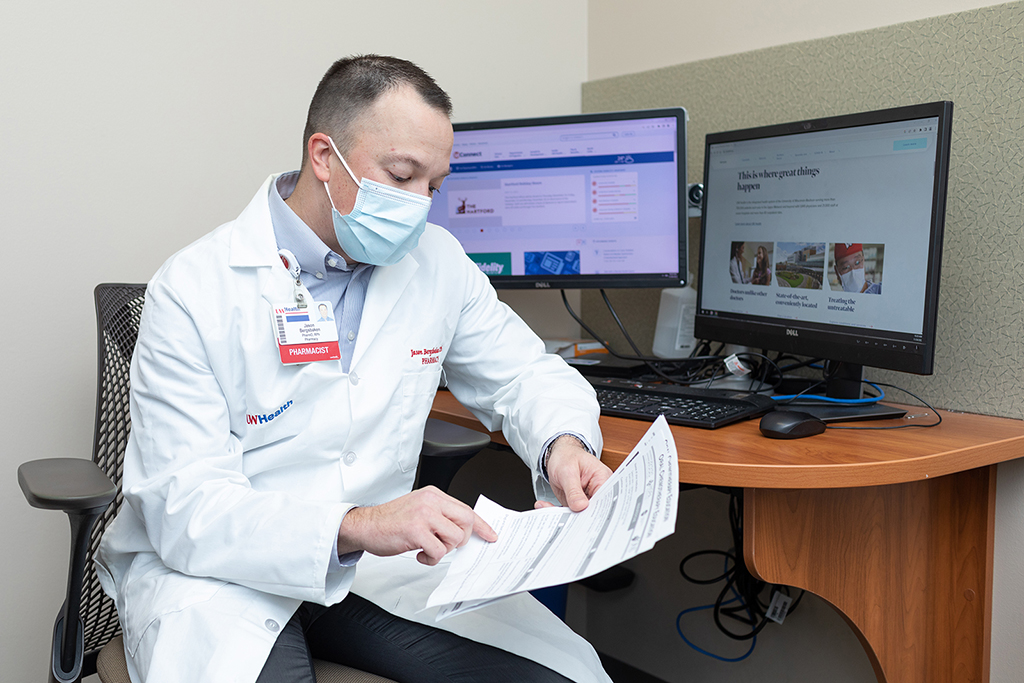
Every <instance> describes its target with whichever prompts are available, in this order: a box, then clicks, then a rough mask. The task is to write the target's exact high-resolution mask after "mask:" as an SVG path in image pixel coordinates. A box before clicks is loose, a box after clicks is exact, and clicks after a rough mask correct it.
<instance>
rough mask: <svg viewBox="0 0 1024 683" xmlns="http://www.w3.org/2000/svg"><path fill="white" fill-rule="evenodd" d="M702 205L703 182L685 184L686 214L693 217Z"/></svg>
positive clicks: (697, 213) (698, 213)
mask: <svg viewBox="0 0 1024 683" xmlns="http://www.w3.org/2000/svg"><path fill="white" fill-rule="evenodd" d="M703 206H704V184H703V183H690V184H689V185H687V186H686V215H687V216H689V217H690V218H694V217H696V216H699V215H700V210H701V208H702V207H703Z"/></svg>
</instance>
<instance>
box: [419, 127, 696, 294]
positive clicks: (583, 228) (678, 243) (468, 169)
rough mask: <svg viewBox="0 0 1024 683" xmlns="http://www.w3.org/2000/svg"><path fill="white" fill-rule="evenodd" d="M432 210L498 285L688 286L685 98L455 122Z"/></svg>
mask: <svg viewBox="0 0 1024 683" xmlns="http://www.w3.org/2000/svg"><path fill="white" fill-rule="evenodd" d="M454 128H455V144H454V146H453V148H452V156H451V170H452V173H451V175H450V176H449V177H448V178H447V179H446V180H445V181H444V183H443V184H442V186H441V189H440V191H438V192H437V194H436V195H435V196H434V201H433V205H432V207H431V210H430V215H429V218H428V220H430V222H432V223H435V224H437V225H440V226H442V227H444V228H446V229H447V230H448V231H450V232H451V233H452V234H453V235H454V236H455V237H456V238H457V239H458V240H459V242H461V243H462V246H463V248H464V249H465V250H466V253H467V254H469V256H470V258H472V259H473V260H474V261H476V263H477V264H478V265H479V266H480V269H481V270H482V271H483V272H484V273H486V274H487V275H488V276H489V277H490V279H491V282H492V283H493V284H494V286H495V287H498V288H548V287H551V288H576V287H678V286H680V285H681V284H683V283H684V281H685V279H686V265H685V264H686V112H685V110H683V109H681V108H673V109H655V110H647V111H632V112H617V113H604V114H582V115H579V116H563V117H554V118H542V119H518V120H513V121H486V122H481V123H456V124H455V125H454Z"/></svg>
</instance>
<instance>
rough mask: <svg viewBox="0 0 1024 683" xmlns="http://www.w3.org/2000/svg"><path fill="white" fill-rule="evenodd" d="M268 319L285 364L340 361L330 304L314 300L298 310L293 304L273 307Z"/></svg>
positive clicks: (336, 327)
mask: <svg viewBox="0 0 1024 683" xmlns="http://www.w3.org/2000/svg"><path fill="white" fill-rule="evenodd" d="M271 318H272V321H273V325H274V336H275V337H276V338H277V348H278V350H279V351H280V352H281V362H282V363H284V364H285V365H293V364H295V363H312V362H314V361H318V360H338V359H339V358H341V349H340V348H339V346H338V326H337V324H336V323H335V322H334V306H332V305H331V302H330V301H314V302H313V305H312V306H307V307H306V308H299V307H298V306H296V305H295V304H294V302H289V303H287V304H274V306H273V309H272V311H271Z"/></svg>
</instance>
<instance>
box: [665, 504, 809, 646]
mask: <svg viewBox="0 0 1024 683" xmlns="http://www.w3.org/2000/svg"><path fill="white" fill-rule="evenodd" d="M729 527H730V531H731V532H732V538H733V548H734V549H735V548H742V547H743V545H742V543H743V515H742V492H741V491H739V490H734V491H730V492H729ZM707 555H722V556H723V557H725V568H724V570H723V573H722V574H721V575H720V576H716V577H714V578H711V579H698V578H695V577H693V576H691V575H690V574H689V573H688V572H687V571H686V565H687V563H689V562H690V561H692V560H693V559H695V558H698V557H704V556H707ZM679 573H680V574H682V576H683V578H684V579H686V580H687V581H689V582H690V583H694V584H697V585H709V584H713V583H718V582H719V581H725V586H724V587H723V588H722V590H721V591H720V592H719V594H718V597H717V598H716V599H715V602H714V603H712V604H710V605H701V606H699V607H691V608H688V609H685V610H683V611H682V612H680V613H679V615H678V616H677V617H676V630H677V631H678V633H679V636H680V637H681V638H682V639H683V641H684V642H685V643H686V644H687V645H689V646H690V647H692V648H693V649H694V650H696V651H697V652H700V653H701V654H703V655H706V656H708V657H712V658H713V659H717V660H719V661H722V662H738V661H742V660H744V659H746V658H747V657H749V656H750V654H751V653H752V652H753V651H754V646H755V645H756V643H757V635H758V634H759V633H760V632H761V631H762V630H764V628H765V626H767V625H768V622H769V621H773V620H772V619H770V618H769V617H768V616H767V615H768V610H769V608H770V605H765V604H764V603H763V602H762V601H761V597H760V596H761V594H762V593H763V592H764V591H765V589H770V594H771V595H774V594H775V593H776V592H781V593H783V594H784V595H787V596H788V595H789V591H790V588H789V586H783V585H777V584H769V583H765V582H764V581H761V580H759V579H756V578H754V576H753V575H752V574H750V572H749V571H747V568H746V566H745V565H744V564H743V559H742V557H741V556H740V553H739V551H732V552H727V551H724V550H699V551H697V552H695V553H690V554H689V555H687V556H686V557H684V558H683V560H682V561H681V562H680V563H679ZM729 595H732V597H731V598H729ZM803 596H804V591H801V592H800V595H799V596H798V597H797V598H796V599H795V600H794V601H793V602H792V604H791V605H790V606H789V609H788V611H787V613H786V614H787V616H788V615H789V614H792V613H793V611H794V610H795V609H796V608H797V606H798V605H799V604H800V601H801V600H802V599H803ZM727 598H728V599H727ZM734 603H738V604H735V606H732V605H733V604H734ZM708 609H710V610H713V611H712V616H713V618H714V622H715V625H716V626H717V627H718V630H719V631H721V632H722V633H723V634H724V635H725V636H727V637H729V638H731V639H733V640H750V641H751V645H750V649H749V650H747V652H746V654H744V655H742V656H740V657H732V658H730V657H722V656H720V655H716V654H714V653H712V652H709V651H708V650H705V649H703V648H701V647H698V646H697V645H695V644H694V643H693V642H691V641H690V639H689V638H687V637H686V634H685V633H683V629H682V618H683V616H685V615H686V614H690V613H693V612H698V611H702V610H708ZM744 614H745V616H744ZM723 616H724V617H729V618H731V619H734V620H736V621H738V622H740V623H742V624H745V625H746V626H748V627H749V630H747V631H746V632H742V633H737V632H735V631H733V630H731V629H729V628H727V627H726V626H725V623H724V622H723V620H722V617H723Z"/></svg>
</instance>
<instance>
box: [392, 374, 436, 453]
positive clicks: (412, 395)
mask: <svg viewBox="0 0 1024 683" xmlns="http://www.w3.org/2000/svg"><path fill="white" fill-rule="evenodd" d="M440 381H441V366H440V365H437V366H435V368H434V369H428V370H425V371H422V372H410V373H408V374H406V375H404V376H403V377H402V424H401V427H400V430H401V438H400V439H399V445H398V459H399V460H398V465H399V467H401V469H402V471H403V472H408V471H409V470H413V469H415V468H416V464H417V463H418V462H419V457H420V449H421V447H422V445H423V428H424V426H425V425H426V423H427V416H428V415H429V414H430V407H431V405H432V404H433V402H434V394H435V393H437V387H438V384H439V383H440Z"/></svg>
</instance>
